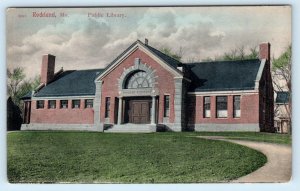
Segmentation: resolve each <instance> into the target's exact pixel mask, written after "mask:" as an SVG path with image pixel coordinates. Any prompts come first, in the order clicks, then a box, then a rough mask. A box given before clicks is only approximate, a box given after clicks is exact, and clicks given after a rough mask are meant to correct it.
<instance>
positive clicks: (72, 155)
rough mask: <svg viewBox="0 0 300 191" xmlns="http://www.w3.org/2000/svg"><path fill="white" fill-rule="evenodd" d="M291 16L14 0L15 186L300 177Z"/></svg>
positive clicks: (11, 146)
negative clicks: (295, 159)
mask: <svg viewBox="0 0 300 191" xmlns="http://www.w3.org/2000/svg"><path fill="white" fill-rule="evenodd" d="M291 25H292V24H291V6H288V5H280V6H279V5H273V6H185V7H180V6H176V7H172V6H170V7H61V8H59V7H56V8H49V7H41V8H38V7H32V8H30V7H27V8H14V7H11V8H8V9H7V10H6V34H7V39H6V43H7V132H8V133H7V141H8V142H7V155H8V156H7V157H8V158H7V161H8V164H7V169H8V171H7V176H8V181H9V182H10V183H96V184H107V183H109V184H119V183H126V184H128V183H133V184H143V183H153V184H158V183H199V184H200V183H278V182H280V183H282V182H288V181H290V179H291V171H292V147H291V142H292V141H291V137H292V136H291V134H292V127H293V126H292V120H291V107H292V105H291V104H292V101H291V64H292V63H291V62H292V61H291V55H292V51H291V50H292V39H291Z"/></svg>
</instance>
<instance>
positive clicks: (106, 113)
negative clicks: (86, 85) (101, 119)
mask: <svg viewBox="0 0 300 191" xmlns="http://www.w3.org/2000/svg"><path fill="white" fill-rule="evenodd" d="M109 116H110V97H106V98H105V118H108V117H109Z"/></svg>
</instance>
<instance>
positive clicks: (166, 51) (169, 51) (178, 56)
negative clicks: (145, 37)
mask: <svg viewBox="0 0 300 191" xmlns="http://www.w3.org/2000/svg"><path fill="white" fill-rule="evenodd" d="M160 51H161V52H162V53H164V54H166V55H168V56H170V57H172V58H174V59H175V60H178V61H179V62H180V60H181V58H182V56H183V49H182V47H180V48H179V50H178V52H176V53H174V52H173V50H172V49H171V48H169V47H162V48H160Z"/></svg>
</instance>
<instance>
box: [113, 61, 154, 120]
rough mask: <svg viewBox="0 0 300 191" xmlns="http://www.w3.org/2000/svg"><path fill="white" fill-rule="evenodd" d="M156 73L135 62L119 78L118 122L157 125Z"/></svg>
mask: <svg viewBox="0 0 300 191" xmlns="http://www.w3.org/2000/svg"><path fill="white" fill-rule="evenodd" d="M155 78H156V77H155V76H154V71H153V70H152V69H151V68H150V67H148V66H146V65H145V64H142V63H140V59H139V58H137V59H136V60H135V65H134V66H132V67H130V68H128V69H126V70H125V71H124V72H123V74H122V75H121V77H120V78H119V103H118V105H119V107H118V121H117V123H118V124H119V125H120V124H122V123H133V124H155V123H156V115H157V114H156V113H157V112H156V111H157V97H158V89H157V88H155V84H156V83H155Z"/></svg>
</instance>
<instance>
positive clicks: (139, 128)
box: [104, 124, 156, 133]
mask: <svg viewBox="0 0 300 191" xmlns="http://www.w3.org/2000/svg"><path fill="white" fill-rule="evenodd" d="M104 132H108V133H109V132H111V133H127V132H128V133H151V132H156V126H155V125H144V124H143V125H137V124H124V125H114V126H112V127H111V128H108V129H106V130H104Z"/></svg>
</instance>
